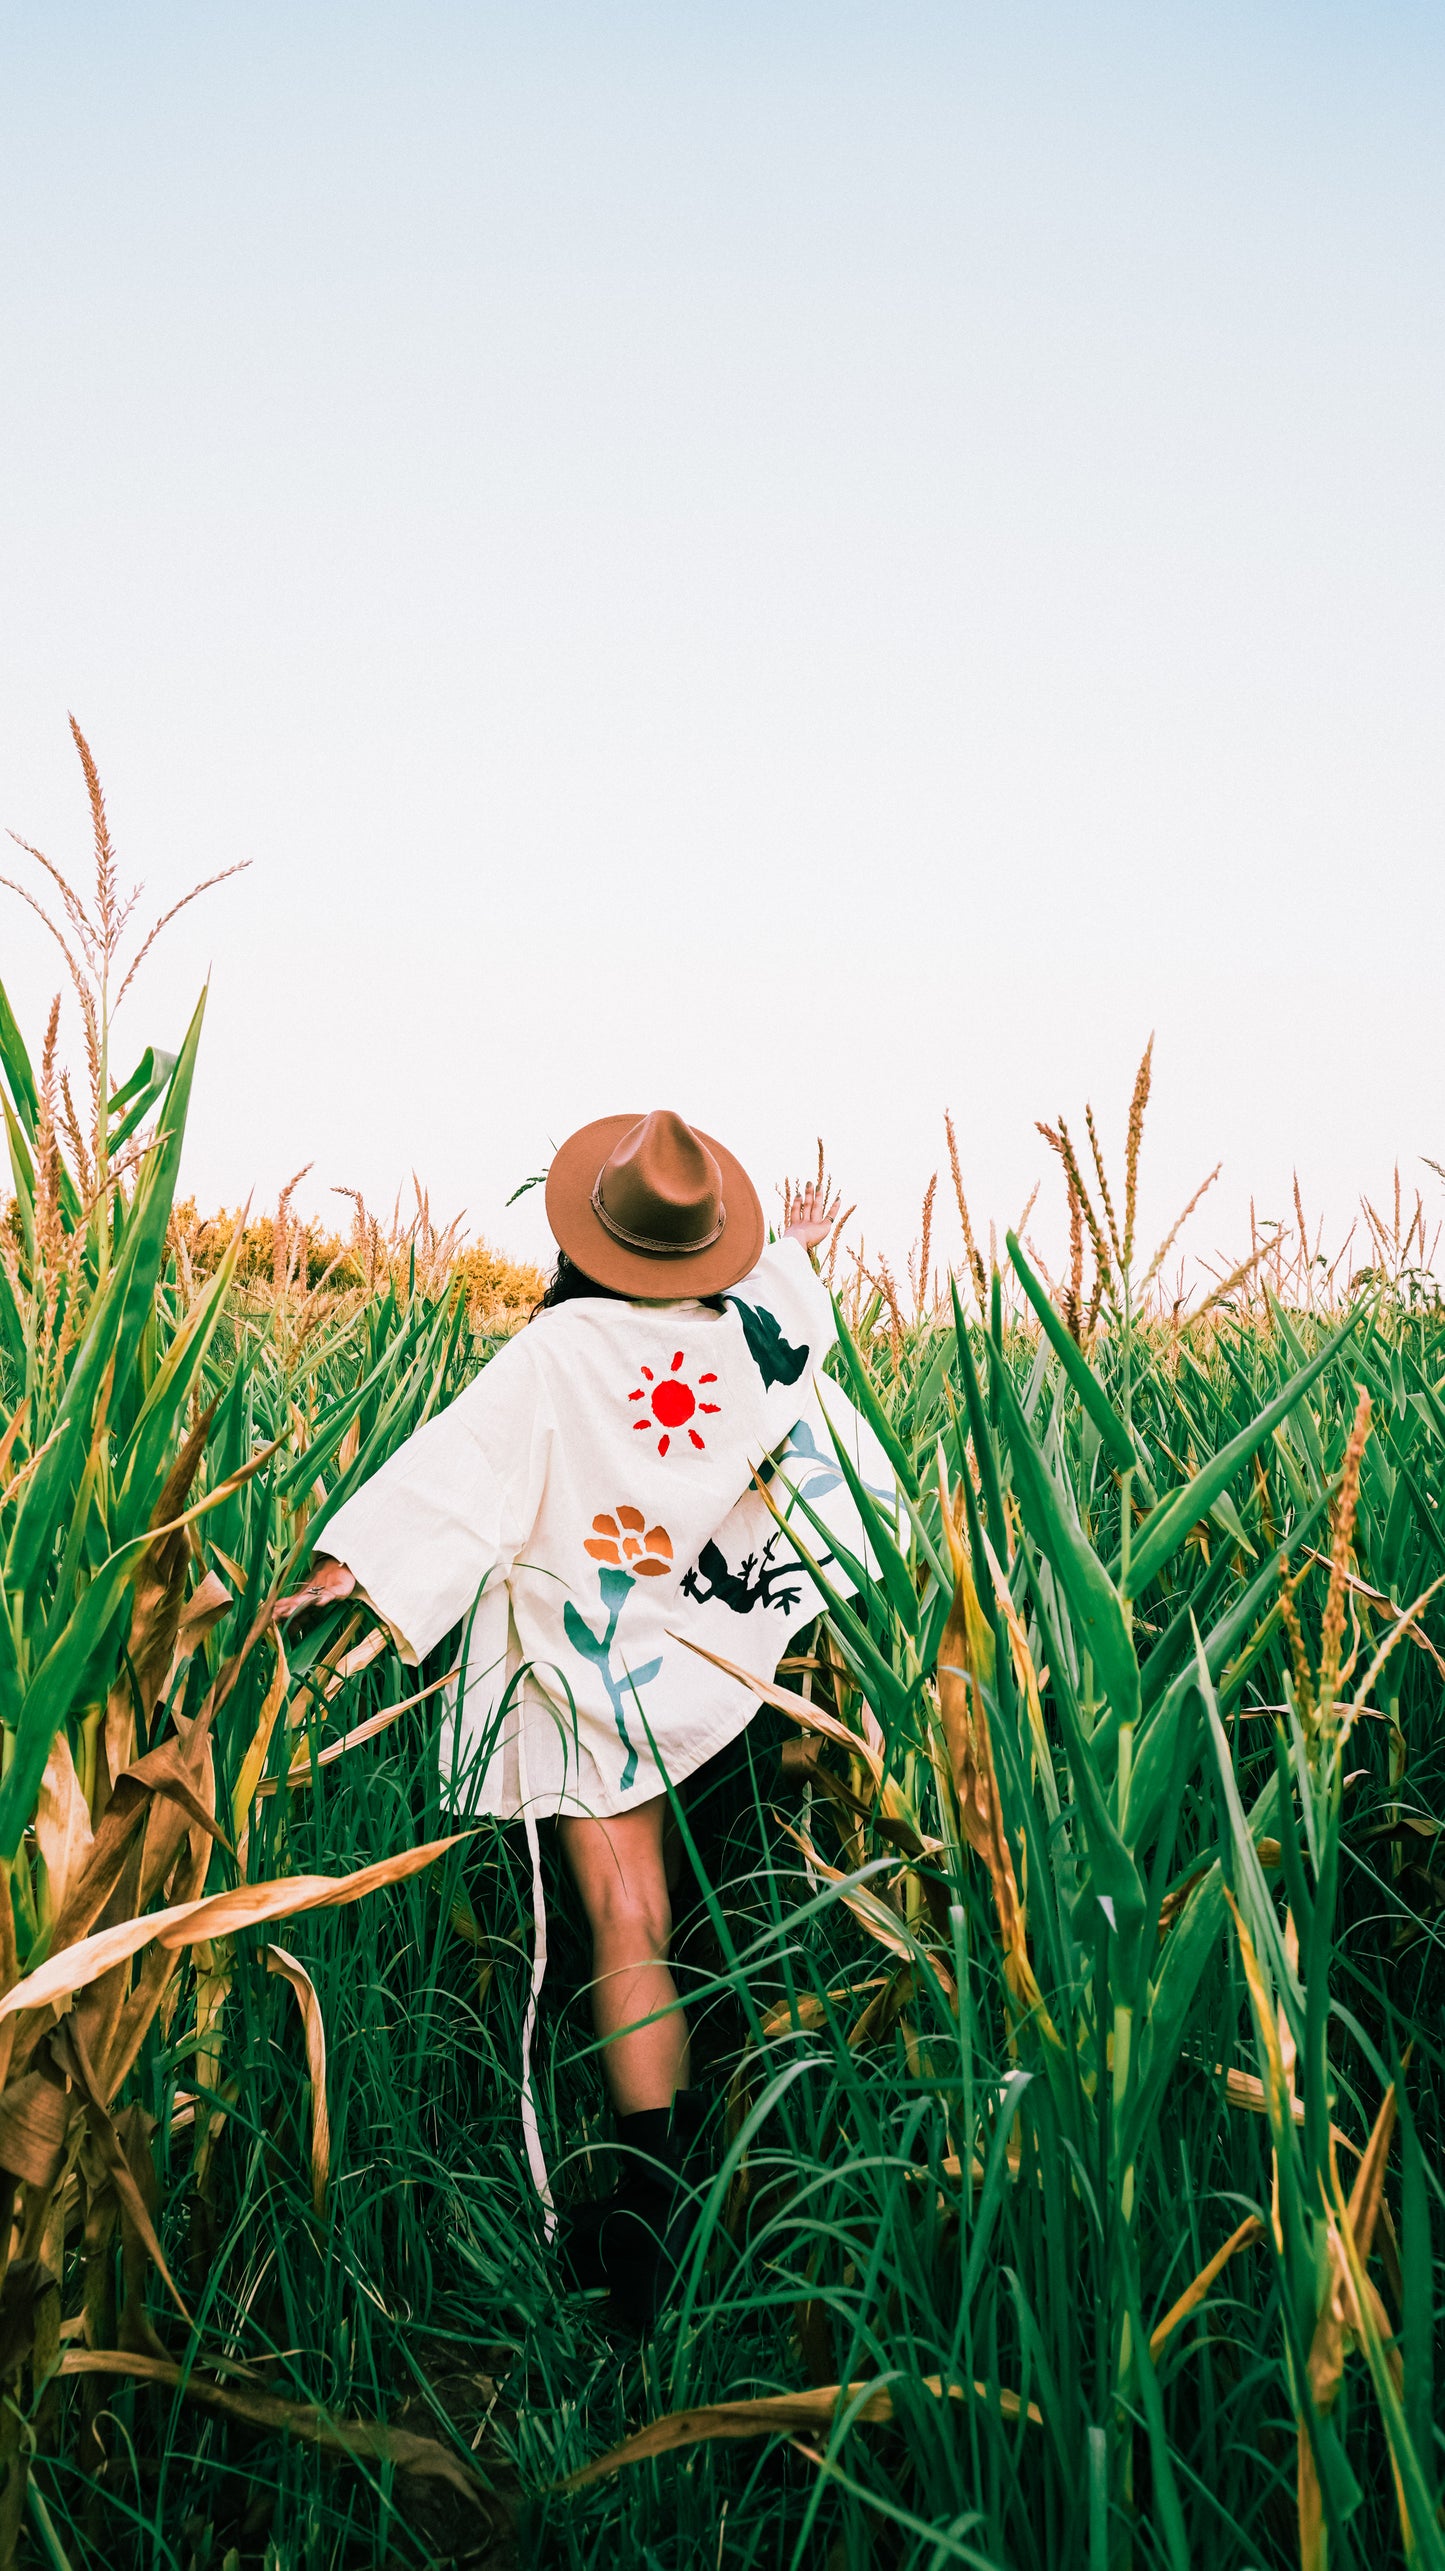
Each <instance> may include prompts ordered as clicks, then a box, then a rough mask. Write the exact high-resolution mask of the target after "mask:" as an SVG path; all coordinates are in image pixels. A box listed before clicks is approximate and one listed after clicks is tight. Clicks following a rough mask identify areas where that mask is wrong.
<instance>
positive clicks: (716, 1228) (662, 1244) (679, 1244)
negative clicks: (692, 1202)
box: [592, 1167, 728, 1259]
mask: <svg viewBox="0 0 1445 2571" xmlns="http://www.w3.org/2000/svg"><path fill="white" fill-rule="evenodd" d="M606 1175H607V1171H606V1168H605V1167H604V1168H602V1169H600V1170H599V1171H598V1173H597V1184H596V1186H595V1187H594V1188H593V1190H592V1211H593V1213H594V1214H595V1215H596V1217H597V1220H598V1222H599V1223H600V1224H601V1226H602V1229H603V1231H604V1232H610V1233H611V1235H612V1238H613V1240H614V1241H620V1242H621V1243H622V1246H623V1248H624V1249H625V1250H645V1251H646V1253H647V1255H648V1257H649V1258H651V1259H691V1258H694V1257H695V1256H696V1254H697V1252H698V1251H699V1250H710V1249H711V1248H712V1245H713V1243H714V1241H720V1240H721V1238H722V1234H723V1227H724V1225H725V1224H726V1222H727V1219H728V1210H727V1207H726V1206H725V1205H720V1206H719V1207H718V1215H717V1221H716V1222H715V1223H714V1225H713V1227H712V1230H711V1231H710V1232H704V1234H703V1236H702V1238H701V1240H700V1241H659V1240H658V1239H657V1238H656V1237H655V1235H654V1234H652V1233H650V1232H629V1231H628V1229H627V1226H626V1224H625V1223H619V1222H618V1221H617V1220H616V1218H615V1217H614V1216H613V1215H611V1214H609V1213H608V1211H607V1208H606V1206H605V1205H604V1204H603V1202H602V1181H603V1179H604V1178H605V1177H606Z"/></svg>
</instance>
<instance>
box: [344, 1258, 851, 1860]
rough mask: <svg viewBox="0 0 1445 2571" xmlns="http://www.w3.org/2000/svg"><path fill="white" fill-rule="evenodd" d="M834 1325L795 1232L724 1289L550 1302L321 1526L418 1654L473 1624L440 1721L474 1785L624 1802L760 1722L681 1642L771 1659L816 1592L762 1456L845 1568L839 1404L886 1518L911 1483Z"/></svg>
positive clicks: (456, 1766)
mask: <svg viewBox="0 0 1445 2571" xmlns="http://www.w3.org/2000/svg"><path fill="white" fill-rule="evenodd" d="M834 1336H835V1333H834V1327H833V1314H832V1306H831V1303H830V1301H829V1297H828V1293H827V1290H826V1288H825V1287H824V1286H823V1284H822V1283H821V1281H820V1280H819V1278H818V1277H817V1275H816V1274H815V1272H814V1270H813V1267H812V1263H811V1261H810V1260H809V1258H808V1255H807V1252H806V1251H805V1250H804V1249H803V1248H802V1246H801V1244H800V1243H798V1242H796V1241H786V1240H785V1241H782V1242H779V1243H778V1244H776V1245H775V1246H774V1247H772V1248H770V1249H768V1250H765V1251H764V1253H763V1256H762V1258H761V1259H760V1260H759V1262H758V1265H757V1267H756V1268H755V1269H754V1270H753V1272H752V1274H751V1275H750V1276H748V1277H746V1278H744V1280H743V1281H742V1283H741V1284H740V1285H738V1286H736V1287H734V1288H733V1289H732V1290H731V1292H730V1293H729V1294H728V1295H727V1296H726V1298H725V1299H724V1301H723V1304H722V1308H721V1309H720V1310H717V1309H712V1308H710V1307H709V1306H708V1305H706V1304H703V1303H699V1302H697V1301H688V1302H681V1303H671V1304H666V1305H656V1304H644V1303H618V1302H610V1301H607V1300H604V1299H602V1298H600V1297H598V1298H591V1297H588V1298H585V1299H580V1300H578V1301H576V1302H571V1303H565V1304H562V1305H559V1306H558V1307H557V1309H556V1310H555V1311H551V1312H545V1313H541V1314H539V1315H538V1317H537V1319H536V1320H535V1321H534V1322H532V1323H531V1324H530V1325H529V1326H528V1327H527V1328H526V1329H524V1330H522V1331H520V1332H519V1333H518V1335H517V1336H516V1338H515V1339H512V1340H510V1341H509V1342H508V1343H507V1345H506V1346H505V1347H504V1348H502V1349H501V1350H500V1351H499V1352H498V1354H497V1355H496V1356H495V1357H494V1358H493V1359H492V1360H491V1362H490V1364H489V1365H487V1366H486V1367H484V1369H483V1371H482V1372H481V1374H480V1375H479V1376H478V1377H477V1378H476V1381H475V1382H474V1383H472V1384H470V1385H468V1387H467V1389H466V1391H465V1392H463V1393H461V1394H460V1395H459V1396H458V1398H457V1400H456V1401H454V1402H453V1403H452V1405H451V1407H450V1408H449V1409H448V1410H446V1411H443V1412H442V1413H441V1414H440V1415H439V1417H437V1418H435V1419H433V1420H430V1421H428V1422H427V1424H426V1426H425V1427H423V1428H420V1429H418V1431H417V1432H416V1434H415V1436H414V1437H411V1438H409V1439H408V1440H407V1442H406V1444H405V1445H404V1446H402V1447H400V1448H399V1449H398V1450H397V1452H396V1454H395V1455H393V1456H392V1457H391V1458H390V1460H389V1461H388V1462H387V1463H386V1464H384V1465H383V1466H382V1467H381V1470H380V1471H379V1472H378V1473H376V1474H374V1475H373V1477H372V1479H371V1480H370V1481H369V1482H367V1483H366V1484H365V1485H364V1487H363V1488H362V1489H361V1490H360V1491H358V1492H357V1493H356V1495H355V1497H354V1498H353V1499H350V1500H348V1501H347V1502H346V1503H345V1504H344V1505H343V1506H342V1507H341V1508H340V1509H339V1510H338V1511H337V1512H336V1515H335V1516H334V1517H333V1518H331V1519H330V1520H329V1522H327V1523H326V1524H325V1525H324V1526H323V1527H322V1529H321V1531H320V1534H319V1537H318V1541H319V1543H320V1544H321V1546H322V1547H323V1548H324V1550H325V1551H326V1552H328V1553H331V1554H334V1555H336V1556H337V1557H338V1558H339V1559H340V1560H342V1561H344V1562H346V1563H347V1564H349V1565H350V1568H351V1569H352V1570H353V1571H354V1572H355V1574H356V1577H357V1580H358V1581H359V1583H360V1584H361V1586H362V1588H363V1589H364V1590H365V1591H366V1593H367V1595H368V1597H369V1598H370V1599H371V1601H372V1603H373V1605H374V1606H375V1607H376V1608H377V1610H378V1612H379V1613H380V1614H381V1615H382V1616H383V1617H385V1619H386V1620H387V1622H388V1623H389V1624H390V1625H391V1626H392V1628H393V1630H394V1631H395V1632H396V1634H397V1636H398V1639H399V1640H400V1641H401V1642H402V1646H403V1649H405V1650H407V1651H408V1652H409V1654H411V1655H414V1656H416V1657H418V1658H419V1657H421V1656H422V1655H423V1654H425V1653H427V1652H429V1651H430V1650H431V1649H432V1648H433V1646H434V1645H435V1644H437V1643H439V1642H440V1641H441V1639H442V1637H443V1636H444V1635H445V1634H446V1633H448V1632H449V1631H450V1630H451V1628H452V1627H453V1626H455V1625H458V1624H461V1625H463V1626H464V1627H465V1629H466V1630H465V1640H464V1646H463V1660H464V1667H463V1673H462V1677H461V1679H460V1681H459V1683H458V1686H457V1688H456V1691H455V1695H454V1698H453V1701H452V1703H451V1707H450V1712H449V1720H448V1724H447V1726H446V1730H445V1734H444V1745H443V1756H444V1759H445V1760H446V1761H447V1763H448V1765H449V1767H450V1770H451V1780H452V1781H451V1793H450V1799H451V1801H452V1802H453V1804H454V1805H455V1806H456V1807H457V1808H459V1809H463V1808H464V1809H465V1810H467V1811H469V1812H490V1813H496V1814H499V1815H501V1816H503V1817H504V1818H507V1819H514V1818H516V1817H517V1816H518V1815H525V1817H526V1818H527V1819H528V1820H529V1821H530V1820H531V1819H532V1818H534V1817H535V1816H537V1815H541V1814H545V1813H556V1812H562V1811H568V1812H581V1813H591V1814H595V1815H597V1816H599V1817H600V1816H604V1815H607V1814H610V1813H617V1812H624V1811H626V1810H628V1809H629V1808H630V1807H631V1806H633V1805H635V1804H638V1803H641V1802H643V1801H645V1800H646V1799H647V1798H648V1797H649V1796H651V1795H656V1794H659V1793H661V1792H662V1791H663V1790H664V1786H665V1784H666V1783H667V1782H671V1783H672V1784H674V1785H675V1784H677V1783H679V1782H680V1781H681V1780H682V1779H683V1778H684V1777H686V1776H688V1775H690V1774H691V1772H692V1771H693V1770H694V1769H695V1768H698V1767H700V1766H701V1765H702V1763H703V1761H704V1760H705V1759H707V1758H709V1757H711V1755H712V1754H713V1752H714V1751H715V1750H718V1749H720V1748H721V1747H722V1746H723V1745H724V1743H725V1742H727V1741H729V1740H731V1739H732V1738H733V1737H734V1736H735V1735H736V1734H737V1733H738V1732H740V1731H741V1730H742V1729H743V1728H744V1726H745V1725H746V1724H747V1722H748V1721H749V1719H750V1717H751V1715H752V1713H753V1711H754V1707H755V1703H756V1699H755V1698H754V1697H752V1695H751V1694H750V1692H749V1690H748V1688H747V1687H746V1686H745V1685H743V1684H741V1683H739V1682H738V1681H736V1680H733V1679H731V1678H728V1677H727V1676H725V1675H724V1674H723V1672H722V1671H720V1670H718V1669H716V1668H714V1667H713V1666H712V1665H711V1663H709V1662H708V1661H706V1660H703V1659H700V1658H699V1657H698V1655H697V1654H696V1653H695V1652H692V1651H689V1650H688V1649H686V1647H685V1642H686V1641H687V1640H690V1641H694V1642H699V1643H702V1644H704V1645H705V1646H706V1647H707V1648H708V1649H709V1650H710V1651H714V1652H717V1653H719V1654H720V1655H721V1656H722V1657H723V1658H724V1659H726V1660H730V1661H733V1662H735V1663H736V1664H737V1665H738V1666H739V1667H741V1668H743V1669H745V1670H747V1671H748V1672H750V1673H752V1674H755V1675H756V1676H757V1677H758V1678H760V1679H763V1680H769V1679H771V1678H772V1677H773V1675H774V1672H775V1670H776V1668H777V1664H778V1662H779V1660H780V1659H781V1657H782V1655H783V1652H784V1649H785V1647H786V1644H787V1640H788V1637H789V1635H790V1634H791V1633H793V1632H795V1631H796V1630H797V1628H798V1627H799V1626H800V1625H802V1624H805V1623H806V1622H807V1621H808V1620H809V1618H811V1617H813V1616H815V1615H816V1614H817V1613H818V1612H819V1609H820V1608H821V1607H822V1606H823V1604H824V1603H825V1601H824V1599H823V1598H822V1596H821V1595H820V1593H819V1591H818V1588H817V1586H816V1584H815V1582H814V1581H813V1579H812V1577H811V1576H810V1574H809V1572H808V1570H807V1568H806V1565H805V1564H804V1562H803V1561H802V1559H801V1558H800V1555H799V1553H798V1552H797V1551H796V1550H795V1548H794V1546H793V1544H792V1543H791V1542H790V1541H789V1538H788V1536H787V1535H786V1534H785V1533H784V1532H783V1530H782V1528H780V1526H779V1525H778V1523H777V1519H776V1518H775V1517H774V1516H773V1514H772V1511H771V1510H770V1509H769V1506H768V1502H767V1500H765V1499H764V1498H763V1496H762V1495H761V1493H760V1491H759V1490H758V1489H757V1488H756V1487H755V1482H754V1477H755V1476H756V1477H757V1479H758V1480H760V1481H761V1482H762V1483H763V1484H764V1485H765V1487H766V1488H767V1490H768V1494H769V1497H770V1498H771V1500H772V1502H773V1506H774V1508H776V1510H777V1511H778V1513H779V1515H780V1516H782V1517H784V1518H787V1519H789V1520H790V1521H791V1523H792V1524H793V1525H794V1526H795V1527H796V1529H797V1533H798V1539H799V1543H800V1544H801V1546H802V1547H803V1548H804V1549H805V1550H806V1552H807V1553H808V1554H810V1555H811V1556H812V1558H813V1560H814V1561H815V1562H816V1563H818V1565H819V1566H820V1568H822V1569H824V1570H825V1571H826V1573H827V1576H828V1578H829V1579H830V1580H831V1581H832V1582H833V1583H834V1584H835V1585H838V1586H841V1587H842V1588H844V1589H849V1588H851V1587H852V1585H853V1584H852V1581H851V1579H850V1578H849V1577H848V1576H847V1574H846V1573H845V1572H844V1571H843V1570H842V1569H841V1567H840V1566H839V1565H838V1563H837V1562H836V1561H835V1559H834V1557H833V1554H832V1550H831V1542H830V1539H832V1538H836V1540H837V1541H838V1543H839V1544H841V1545H842V1546H844V1547H845V1548H846V1550H847V1551H848V1552H849V1553H850V1554H851V1555H853V1556H854V1558H855V1559H858V1560H861V1561H863V1562H865V1563H866V1564H868V1566H869V1568H870V1570H871V1569H872V1567H873V1566H872V1560H871V1556H870V1554H869V1551H868V1547H867V1542H866V1539H865V1537H864V1533H863V1529H862V1525H861V1523H860V1520H859V1516H858V1512H857V1509H856V1508H855V1506H854V1504H853V1502H852V1499H851V1497H850V1495H849V1492H848V1487H847V1483H846V1480H845V1477H844V1475H843V1473H842V1472H841V1471H840V1469H839V1465H838V1461H837V1454H836V1450H835V1447H834V1443H833V1437H832V1435H831V1434H830V1424H831V1426H832V1427H833V1428H835V1429H836V1430H837V1432H838V1436H839V1439H840V1442H841V1443H842V1444H843V1446H844V1448H845V1451H846V1452H847V1455H848V1460H849V1463H850V1464H851V1465H852V1466H853V1467H854V1469H855V1470H856V1472H857V1475H858V1478H859V1480H860V1482H862V1483H863V1484H864V1485H866V1486H867V1487H868V1488H869V1489H870V1490H871V1491H872V1492H873V1493H874V1494H875V1495H876V1497H877V1499H878V1500H879V1502H880V1503H881V1504H882V1505H883V1506H884V1507H885V1508H886V1510H887V1511H888V1514H889V1517H890V1519H893V1518H894V1517H895V1516H896V1511H897V1506H898V1502H897V1494H896V1490H895V1486H894V1480H893V1474H892V1471H891V1468H890V1466H889V1464H888V1460H887V1457H886V1455H885V1454H884V1451H883V1449H882V1447H881V1446H880V1444H879V1442H878V1440H877V1439H876V1437H875V1436H874V1435H873V1432H872V1430H871V1429H870V1428H869V1427H868V1425H867V1423H866V1422H865V1421H864V1420H863V1419H862V1418H861V1417H860V1415H859V1413H858V1412H857V1411H856V1410H855V1409H854V1408H853V1405H852V1404H851V1403H850V1402H849V1401H848V1400H847V1398H846V1396H845V1395H844V1394H843V1393H842V1392H841V1391H840V1390H839V1388H838V1387H837V1385H836V1384H834V1383H832V1382H831V1381H828V1380H825V1379H824V1378H823V1375H822V1366H823V1360H824V1358H825V1357H826V1355H827V1353H828V1350H829V1349H830V1347H831V1346H832V1344H833V1339H834ZM799 1494H801V1496H802V1498H803V1499H804V1500H806V1501H807V1502H808V1503H809V1504H810V1505H811V1507H812V1508H813V1509H815V1510H816V1512H817V1514H818V1516H819V1517H820V1518H821V1519H822V1520H823V1522H824V1525H825V1527H826V1529H827V1533H826V1534H824V1533H820V1532H819V1530H818V1529H817V1528H816V1527H815V1526H814V1525H813V1523H812V1521H811V1519H810V1518H809V1517H808V1515H807V1512H806V1510H805V1509H802V1508H800V1507H799V1505H798V1495H799ZM680 1638H684V1639H680Z"/></svg>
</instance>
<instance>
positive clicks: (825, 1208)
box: [783, 1185, 843, 1250]
mask: <svg viewBox="0 0 1445 2571" xmlns="http://www.w3.org/2000/svg"><path fill="white" fill-rule="evenodd" d="M824 1195H825V1191H824V1190H823V1189H822V1188H821V1187H814V1186H812V1185H809V1186H807V1187H804V1188H800V1189H799V1191H798V1193H797V1195H796V1196H795V1197H794V1199H793V1203H792V1209H791V1211H790V1213H789V1215H788V1223H787V1229H786V1231H785V1232H784V1234H783V1239H784V1240H785V1241H801V1242H802V1244H803V1247H804V1249H805V1250H816V1249H817V1248H818V1247H819V1245H820V1243H821V1242H824V1241H826V1240H827V1238H828V1235H829V1233H830V1232H831V1231H832V1229H833V1226H834V1224H835V1223H836V1222H837V1220H838V1208H839V1206H840V1205H841V1203H842V1201H843V1200H842V1198H841V1197H838V1196H835V1197H834V1199H833V1202H832V1204H831V1205H828V1204H826V1203H825V1202H824Z"/></svg>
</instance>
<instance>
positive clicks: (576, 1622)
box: [562, 1598, 611, 1661]
mask: <svg viewBox="0 0 1445 2571" xmlns="http://www.w3.org/2000/svg"><path fill="white" fill-rule="evenodd" d="M562 1630H563V1632H564V1633H565V1635H566V1637H567V1640H568V1642H569V1643H570V1644H571V1646H572V1649H573V1650H574V1652H580V1653H581V1654H582V1657H583V1659H584V1660H599V1661H605V1660H606V1658H607V1654H608V1651H609V1649H610V1647H611V1637H610V1635H609V1636H608V1637H607V1638H606V1639H605V1640H603V1641H599V1640H598V1637H597V1636H596V1634H594V1632H593V1631H592V1628H591V1626H590V1625H588V1624H584V1623H583V1620H582V1618H581V1617H580V1616H579V1615H578V1613H577V1610H576V1608H575V1607H574V1606H573V1604H572V1601H571V1599H570V1598H566V1599H564V1600H563V1602H562Z"/></svg>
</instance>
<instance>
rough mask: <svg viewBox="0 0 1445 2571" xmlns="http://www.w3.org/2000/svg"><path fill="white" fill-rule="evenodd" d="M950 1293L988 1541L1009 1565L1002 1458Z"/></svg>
mask: <svg viewBox="0 0 1445 2571" xmlns="http://www.w3.org/2000/svg"><path fill="white" fill-rule="evenodd" d="M949 1291H950V1292H951V1294H952V1296H953V1335H954V1341H955V1344H956V1346H957V1349H958V1373H959V1380H960V1382H961V1383H962V1385H963V1398H964V1403H965V1406H966V1408H967V1411H968V1433H969V1436H970V1438H971V1439H972V1441H973V1452H974V1457H975V1460H976V1462H977V1464H978V1475H979V1481H980V1483H981V1484H982V1486H983V1511H984V1519H985V1522H986V1524H987V1527H988V1540H989V1543H990V1544H991V1545H992V1546H993V1549H994V1552H995V1553H996V1554H997V1555H998V1558H999V1560H1000V1562H1006V1561H1007V1560H1008V1536H1007V1533H1006V1531H1005V1528H1004V1514H1003V1492H1002V1490H1001V1488H1000V1485H999V1478H998V1457H997V1455H996V1454H995V1452H994V1442H993V1432H992V1430H991V1428H990V1426H989V1423H988V1418H987V1415H986V1413H985V1411H984V1406H983V1392H982V1389H981V1387H980V1384H979V1380H978V1369H977V1367H976V1366H975V1365H974V1362H973V1347H972V1343H971V1341H970V1339H969V1335H968V1324H967V1322H966V1321H965V1320H964V1317H963V1306H962V1304H961V1303H960V1302H959V1299H958V1287H957V1285H956V1284H953V1283H952V1282H950V1288H949Z"/></svg>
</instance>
